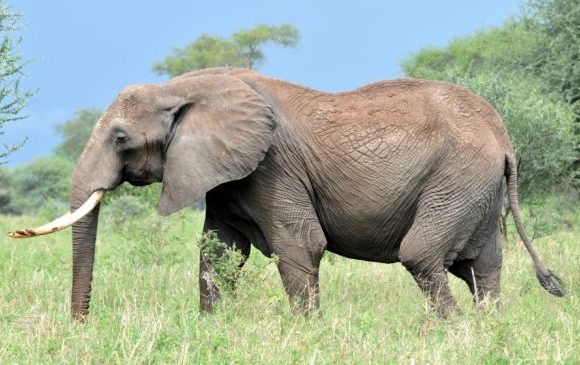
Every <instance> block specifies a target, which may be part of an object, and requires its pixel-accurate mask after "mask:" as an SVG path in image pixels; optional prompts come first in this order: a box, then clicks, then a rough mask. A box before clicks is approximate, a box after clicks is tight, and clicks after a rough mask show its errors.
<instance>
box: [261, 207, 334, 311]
mask: <svg viewBox="0 0 580 365" xmlns="http://www.w3.org/2000/svg"><path fill="white" fill-rule="evenodd" d="M275 226H276V227H279V228H280V227H284V228H283V229H281V230H279V231H277V232H275V233H274V234H273V235H272V238H271V241H270V242H272V246H273V252H274V254H276V255H277V256H278V270H279V272H280V276H281V277H282V283H283V285H284V288H285V289H286V293H287V294H288V297H289V299H290V305H291V306H292V310H293V311H294V312H298V313H303V314H313V313H315V312H317V311H318V308H319V303H320V299H319V298H320V293H319V289H318V270H319V266H320V259H321V258H322V254H323V253H324V250H325V248H326V238H325V237H324V233H323V231H322V228H321V227H320V225H319V223H318V220H317V219H316V218H315V217H312V216H310V218H308V217H307V218H306V219H303V220H299V221H295V222H293V223H291V222H284V223H283V224H276V225H275Z"/></svg>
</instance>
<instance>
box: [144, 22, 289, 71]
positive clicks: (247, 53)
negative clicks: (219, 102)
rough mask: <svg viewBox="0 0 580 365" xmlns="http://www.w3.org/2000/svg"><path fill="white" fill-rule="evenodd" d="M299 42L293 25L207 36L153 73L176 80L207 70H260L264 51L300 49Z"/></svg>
mask: <svg viewBox="0 0 580 365" xmlns="http://www.w3.org/2000/svg"><path fill="white" fill-rule="evenodd" d="M299 40H300V34H299V32H298V30H297V29H296V28H295V27H294V26H292V25H290V24H282V25H280V26H272V25H266V24H262V25H258V26H256V27H254V28H251V29H247V30H241V31H239V32H236V33H234V34H233V35H232V36H231V37H230V38H222V37H218V36H214V35H208V34H204V35H202V36H200V37H199V38H198V39H197V40H195V41H194V42H193V43H191V44H189V45H187V46H186V47H184V48H177V49H175V50H174V51H173V54H172V55H170V56H169V57H167V58H166V59H165V60H163V61H162V62H159V63H157V64H155V65H154V66H153V71H154V72H156V73H157V74H160V75H169V76H170V77H175V76H178V75H181V74H183V73H185V72H188V71H192V70H198V69H202V68H207V67H219V66H230V67H245V68H249V69H256V68H258V67H259V66H260V64H261V63H262V62H264V60H265V58H266V56H265V55H264V51H263V47H264V46H265V45H267V44H273V45H279V46H282V47H296V46H297V45H298V42H299Z"/></svg>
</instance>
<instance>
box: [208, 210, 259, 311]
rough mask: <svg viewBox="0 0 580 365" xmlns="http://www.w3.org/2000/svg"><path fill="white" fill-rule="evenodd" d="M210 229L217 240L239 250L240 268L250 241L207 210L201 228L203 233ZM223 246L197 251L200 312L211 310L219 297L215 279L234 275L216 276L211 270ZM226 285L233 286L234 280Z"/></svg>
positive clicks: (230, 279)
mask: <svg viewBox="0 0 580 365" xmlns="http://www.w3.org/2000/svg"><path fill="white" fill-rule="evenodd" d="M210 231H214V232H216V233H217V236H218V238H219V240H220V241H221V242H222V243H224V244H225V247H227V248H232V247H235V249H236V250H239V251H241V253H242V255H243V258H242V262H240V266H239V269H241V268H242V266H243V265H244V263H245V262H246V259H247V258H248V257H249V255H250V248H251V245H250V242H249V240H248V239H247V238H246V237H245V236H243V235H242V234H240V233H239V232H238V231H237V230H235V229H234V228H233V227H231V226H229V225H228V224H226V223H224V222H223V221H221V220H219V219H218V218H216V217H214V216H213V215H211V213H209V212H208V214H207V215H206V219H205V224H204V228H203V232H204V234H207V233H208V232H210ZM225 247H221V248H220V247H217V248H216V247H210V248H209V250H210V251H208V248H205V249H204V248H203V247H202V248H201V249H200V253H199V310H200V312H201V313H207V312H211V311H212V309H213V307H214V305H215V303H216V302H217V301H218V300H219V298H220V289H219V285H218V283H216V279H219V280H218V281H219V282H221V283H225V282H226V281H233V280H235V277H228V278H216V277H215V275H219V273H216V272H215V270H213V266H214V265H215V263H216V261H218V260H220V259H221V258H222V256H223V254H224V251H225ZM228 284H229V285H228V286H231V287H233V285H234V284H235V282H230V283H228Z"/></svg>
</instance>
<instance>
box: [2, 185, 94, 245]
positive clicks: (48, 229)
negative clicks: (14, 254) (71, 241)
mask: <svg viewBox="0 0 580 365" xmlns="http://www.w3.org/2000/svg"><path fill="white" fill-rule="evenodd" d="M104 195H105V191H104V190H97V191H95V192H94V193H93V194H92V195H91V196H90V197H89V198H88V199H87V201H86V202H84V204H83V205H81V206H80V207H79V208H78V209H77V210H75V211H74V212H72V213H66V214H65V215H63V216H62V217H60V218H57V219H55V220H53V221H52V222H50V223H47V224H45V225H43V226H40V227H36V228H26V229H21V230H19V231H14V232H9V233H8V236H10V237H14V238H28V237H34V236H40V235H43V234H48V233H53V232H57V231H60V230H61V229H65V228H66V227H68V226H70V225H72V224H73V223H75V222H76V221H78V220H79V219H81V218H82V217H84V216H85V215H87V214H88V213H89V212H90V211H91V210H93V209H94V208H95V207H96V206H97V204H99V202H100V201H101V199H103V196H104Z"/></svg>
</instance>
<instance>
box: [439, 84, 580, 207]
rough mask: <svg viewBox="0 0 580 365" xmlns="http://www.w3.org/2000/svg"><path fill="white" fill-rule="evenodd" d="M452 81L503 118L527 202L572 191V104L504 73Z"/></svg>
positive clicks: (574, 153) (574, 139) (574, 143)
mask: <svg viewBox="0 0 580 365" xmlns="http://www.w3.org/2000/svg"><path fill="white" fill-rule="evenodd" d="M450 79H451V80H449V81H451V82H454V83H457V84H460V85H463V86H465V87H467V88H469V89H470V90H472V91H473V92H475V93H476V94H478V95H480V96H482V97H483V98H485V99H486V100H488V101H489V102H490V103H491V104H492V105H493V106H494V107H495V108H496V109H497V110H498V112H499V113H500V114H501V115H502V118H503V120H504V122H505V123H506V126H507V129H508V131H509V134H510V137H511V141H512V144H513V147H514V150H515V152H516V156H517V157H518V160H519V187H520V192H521V194H520V195H521V196H522V198H524V199H529V198H531V197H533V196H534V195H536V196H537V195H543V194H546V193H551V192H561V191H562V190H569V188H570V187H571V185H572V184H573V181H574V179H573V178H574V175H573V173H574V170H573V169H572V165H573V163H574V161H575V160H576V159H577V158H578V155H577V151H578V150H577V148H576V147H577V146H578V136H577V135H575V134H574V113H573V112H572V108H571V107H570V105H568V104H565V103H564V102H561V101H557V100H553V99H552V98H550V97H547V96H546V95H545V94H543V93H542V92H541V91H540V90H539V89H538V88H537V87H536V86H535V85H534V84H532V83H530V82H528V81H527V80H524V79H519V78H509V77H505V76H500V75H498V74H480V75H477V76H475V77H470V78H465V77H455V78H452V77H450Z"/></svg>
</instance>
